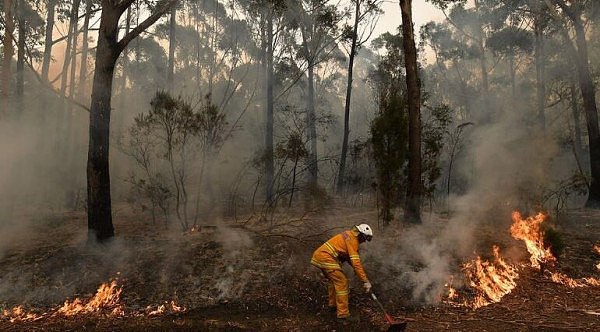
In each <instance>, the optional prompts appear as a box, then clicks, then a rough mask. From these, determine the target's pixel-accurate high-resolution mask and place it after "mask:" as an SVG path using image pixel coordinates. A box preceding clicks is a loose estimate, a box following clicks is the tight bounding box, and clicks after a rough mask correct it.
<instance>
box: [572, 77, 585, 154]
mask: <svg viewBox="0 0 600 332" xmlns="http://www.w3.org/2000/svg"><path fill="white" fill-rule="evenodd" d="M569 90H570V93H571V111H572V114H573V135H574V137H573V143H574V144H575V153H576V154H577V158H578V159H581V157H583V143H582V142H581V111H580V110H579V103H578V101H577V99H578V96H577V87H576V86H575V82H573V83H571V84H570V86H569ZM579 161H581V160H579Z"/></svg>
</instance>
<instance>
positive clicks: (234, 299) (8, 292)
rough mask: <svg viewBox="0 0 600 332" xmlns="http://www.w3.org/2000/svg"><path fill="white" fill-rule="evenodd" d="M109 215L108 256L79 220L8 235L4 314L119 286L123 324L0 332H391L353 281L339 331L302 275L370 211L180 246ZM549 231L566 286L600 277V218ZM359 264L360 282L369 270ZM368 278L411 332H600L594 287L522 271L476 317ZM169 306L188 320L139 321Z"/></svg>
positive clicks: (63, 321) (66, 216) (233, 230)
mask: <svg viewBox="0 0 600 332" xmlns="http://www.w3.org/2000/svg"><path fill="white" fill-rule="evenodd" d="M116 211H117V212H116V215H115V228H116V232H117V234H118V236H117V238H116V239H115V241H113V243H111V244H110V245H106V246H100V247H90V246H86V244H85V243H86V241H85V238H86V225H85V214H84V213H82V212H70V213H59V214H53V215H49V216H45V217H44V220H43V222H41V221H40V222H37V223H34V224H33V225H32V226H31V227H29V228H28V231H26V232H25V231H24V232H19V233H17V234H15V235H14V237H13V240H12V241H11V243H10V244H9V245H7V246H5V247H7V249H5V250H4V251H0V310H1V309H4V308H12V307H14V306H16V305H22V306H23V307H24V308H26V309H27V310H30V311H33V312H36V313H41V312H47V311H49V310H51V309H52V308H56V307H57V306H60V305H61V304H62V303H63V302H64V301H65V300H67V299H73V298H74V297H82V298H85V297H89V296H91V295H93V293H94V292H95V290H96V289H97V287H98V285H99V284H101V283H103V282H107V281H109V280H111V279H113V278H117V281H118V284H119V285H121V286H122V287H123V292H122V295H121V302H122V303H123V304H124V306H125V315H123V316H111V315H108V314H104V313H99V314H93V315H79V316H75V317H70V318H60V317H52V318H44V319H40V320H35V321H21V322H14V323H11V322H10V321H8V320H6V319H4V320H0V331H81V330H87V331H107V330H110V331H121V330H126V331H188V330H191V331H198V330H219V331H221V330H226V331H247V330H249V331H334V330H335V331H385V330H386V329H387V326H388V325H387V324H386V322H385V318H384V316H383V314H382V312H380V311H379V308H378V307H377V305H376V304H375V303H374V302H373V301H372V300H371V299H370V298H369V297H368V296H367V295H366V294H364V293H363V292H362V291H361V287H360V284H359V283H358V281H357V280H356V279H355V278H353V277H352V278H351V299H350V302H351V311H352V312H354V313H358V314H359V315H360V317H361V319H360V322H359V323H356V324H353V325H341V324H339V323H338V322H337V320H336V318H335V313H333V312H331V311H329V309H328V308H327V307H326V305H325V301H326V300H325V294H326V292H325V286H324V284H322V283H321V281H320V277H319V273H318V271H317V270H316V269H315V268H313V267H311V266H310V264H309V259H310V255H311V252H312V251H313V250H314V248H316V247H317V246H318V245H319V244H320V243H321V242H322V241H324V240H326V239H327V237H328V236H329V235H331V234H334V233H335V232H337V231H340V230H343V229H345V228H347V227H350V226H351V225H352V224H356V223H360V222H371V223H373V220H375V217H376V215H375V212H374V211H370V210H358V209H348V208H345V209H336V210H332V211H327V212H323V211H321V212H315V213H312V214H307V215H304V216H303V217H302V218H300V217H299V218H297V219H285V218H283V217H281V218H279V219H278V220H279V221H280V222H279V223H277V222H264V223H265V225H262V226H256V225H260V222H254V223H253V222H249V223H246V224H241V223H240V222H239V221H238V222H236V221H233V220H221V221H215V222H214V223H212V224H205V225H203V226H202V227H201V228H200V231H198V232H192V233H187V234H182V233H181V232H179V231H177V230H167V229H166V228H165V226H164V225H161V224H156V225H155V224H152V223H151V222H150V221H149V219H148V220H140V219H146V218H141V217H140V216H139V215H136V214H134V213H133V212H131V211H129V210H128V209H127V208H122V209H116ZM275 219H277V218H275ZM281 220H283V222H281ZM442 222H443V220H442ZM555 223H556V225H557V227H558V230H559V231H560V233H561V234H562V237H563V240H564V243H565V251H564V255H563V256H562V257H561V259H560V261H559V263H558V266H557V269H559V271H561V272H563V273H565V274H567V275H569V276H571V277H573V278H581V277H586V276H593V277H596V278H598V277H600V273H599V271H598V270H597V269H596V267H595V265H596V264H597V263H598V262H599V261H600V256H598V255H597V254H595V253H594V252H593V251H592V246H593V244H594V243H596V242H597V241H598V240H599V239H600V237H599V235H600V212H598V211H589V210H574V211H569V212H567V213H566V214H565V215H563V216H561V217H560V218H559V219H556V220H555ZM253 225H254V226H253ZM282 225H283V226H282ZM284 229H285V231H283V230H284ZM307 229H310V231H307ZM376 230H377V228H376ZM480 232H482V233H484V234H485V236H482V237H485V238H492V239H493V238H494V237H495V233H498V230H497V229H496V230H494V229H492V228H485V227H483V228H482V229H481V230H480ZM401 233H402V228H401V226H398V225H392V226H390V229H388V230H386V231H385V232H380V234H382V235H381V236H382V237H384V236H390V237H392V236H398V234H401ZM383 234H388V235H383ZM377 240H378V239H377V237H376V238H375V239H374V241H377ZM499 241H500V240H499ZM486 245H487V243H486ZM389 249H390V250H393V248H389ZM523 251H524V249H523ZM523 257H526V256H525V255H524V256H523ZM525 260H526V258H525ZM363 261H364V264H365V267H366V269H367V272H368V273H369V271H370V270H372V269H371V267H373V266H374V264H376V263H377V262H369V261H368V260H366V259H363ZM370 277H371V279H372V281H373V284H374V290H375V292H377V293H379V297H380V299H381V300H382V302H383V304H384V306H385V307H386V308H388V310H389V312H390V314H392V315H393V316H396V317H403V318H406V319H408V320H409V324H408V328H407V331H441V330H453V331H507V330H508V331H561V330H565V331H571V330H573V331H583V330H589V331H597V330H600V320H599V319H598V316H599V315H600V287H585V288H569V287H567V286H564V285H559V284H556V283H554V282H552V281H550V280H549V279H548V278H546V277H545V276H543V275H542V274H541V272H539V271H536V270H533V269H522V270H520V277H519V279H518V286H517V287H516V288H515V289H514V290H513V291H512V292H511V293H510V294H508V295H506V296H505V297H504V298H503V299H502V300H501V301H500V302H498V303H495V304H491V305H489V306H486V307H483V308H480V309H477V310H473V309H469V308H464V307H457V306H453V305H450V304H446V303H439V304H436V305H424V304H422V303H418V302H415V301H414V300H412V299H411V296H410V289H403V288H397V289H389V287H388V288H386V290H385V292H383V291H379V290H380V289H382V288H381V287H379V286H380V285H381V284H382V283H384V282H385V280H383V279H381V278H379V277H378V276H376V275H375V276H374V275H371V276H370ZM172 300H173V301H175V302H176V303H177V305H179V306H183V307H185V308H186V310H185V311H183V312H177V313H165V314H162V315H155V316H148V315H136V314H135V313H139V312H142V311H143V308H145V307H146V306H156V305H157V304H161V303H165V302H166V301H172Z"/></svg>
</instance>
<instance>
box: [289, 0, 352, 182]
mask: <svg viewBox="0 0 600 332" xmlns="http://www.w3.org/2000/svg"><path fill="white" fill-rule="evenodd" d="M288 13H289V17H290V23H291V26H292V27H294V28H295V29H296V31H298V33H299V39H300V45H299V48H298V52H299V54H300V55H301V58H302V60H303V61H305V64H306V66H305V68H306V73H307V74H306V76H307V77H306V83H307V92H306V136H307V143H308V171H309V172H308V183H309V184H310V185H311V186H317V184H318V173H319V171H318V170H319V168H318V152H317V121H316V119H317V116H316V99H315V70H316V67H317V66H318V65H319V64H320V63H323V62H326V61H328V60H329V59H331V54H332V53H333V52H334V51H335V50H337V49H338V48H337V35H336V33H337V32H338V31H337V30H338V22H340V20H341V19H342V15H341V13H340V12H339V11H338V9H337V7H336V6H335V5H334V4H331V3H329V2H328V1H327V0H298V1H295V2H293V3H292V4H291V5H290V7H289V9H288Z"/></svg>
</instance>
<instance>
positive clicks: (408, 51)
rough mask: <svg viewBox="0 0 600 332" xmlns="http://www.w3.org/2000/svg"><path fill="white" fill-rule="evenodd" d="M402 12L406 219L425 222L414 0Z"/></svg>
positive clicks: (402, 4) (402, 6)
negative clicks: (406, 131)
mask: <svg viewBox="0 0 600 332" xmlns="http://www.w3.org/2000/svg"><path fill="white" fill-rule="evenodd" d="M400 10H401V12H402V49H403V50H404V54H405V59H404V68H405V69H406V90H407V96H406V99H407V106H408V185H407V187H406V189H407V190H406V191H407V192H406V205H405V208H404V219H405V220H406V221H408V222H416V223H419V222H421V199H422V195H423V180H422V178H421V173H422V164H421V158H422V156H421V83H420V79H419V67H418V63H417V48H416V47H415V33H414V27H413V21H412V0H400Z"/></svg>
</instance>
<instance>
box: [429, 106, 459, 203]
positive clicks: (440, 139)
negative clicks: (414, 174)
mask: <svg viewBox="0 0 600 332" xmlns="http://www.w3.org/2000/svg"><path fill="white" fill-rule="evenodd" d="M423 110H424V112H423V114H424V115H426V117H424V121H423V123H422V126H421V127H422V132H421V142H422V143H421V151H422V156H423V157H422V160H421V162H422V165H421V168H422V172H423V187H424V194H425V196H426V197H429V198H433V195H434V193H435V189H436V182H437V180H438V179H439V177H440V175H441V174H442V172H441V168H440V165H439V159H440V154H441V152H442V149H443V148H444V143H445V141H444V136H445V135H446V132H447V128H448V125H449V124H450V123H451V122H452V110H451V109H450V107H448V106H446V105H441V106H437V107H424V108H423Z"/></svg>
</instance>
